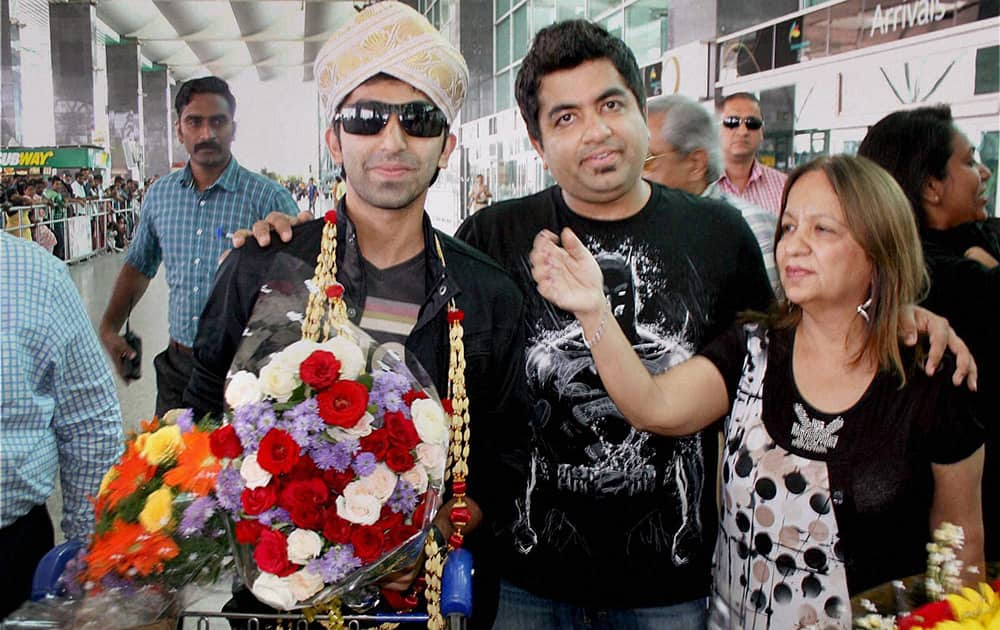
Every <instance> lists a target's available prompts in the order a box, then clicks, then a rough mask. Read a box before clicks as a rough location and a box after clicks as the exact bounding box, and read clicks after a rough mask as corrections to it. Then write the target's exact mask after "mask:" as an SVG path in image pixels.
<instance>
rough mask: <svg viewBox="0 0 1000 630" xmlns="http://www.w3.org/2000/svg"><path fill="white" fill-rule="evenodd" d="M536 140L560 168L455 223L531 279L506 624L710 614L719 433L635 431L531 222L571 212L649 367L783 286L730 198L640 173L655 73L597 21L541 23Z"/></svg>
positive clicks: (531, 98) (686, 620)
mask: <svg viewBox="0 0 1000 630" xmlns="http://www.w3.org/2000/svg"><path fill="white" fill-rule="evenodd" d="M516 94H517V100H518V104H519V106H520V108H521V114H522V116H523V117H524V120H525V123H526V125H527V128H528V133H529V136H530V137H531V142H532V145H533V146H534V147H535V150H536V151H537V152H538V154H539V156H541V158H542V160H543V162H544V164H545V166H546V168H548V169H549V170H550V171H551V173H552V175H553V177H554V178H555V180H556V182H558V184H557V185H556V186H553V187H552V188H549V189H548V190H545V191H542V192H541V193H538V194H535V195H532V196H529V197H525V198H523V199H517V200H513V201H507V202H502V203H499V204H496V205H494V206H492V207H490V208H486V209H484V210H481V211H480V212H478V213H476V214H474V215H472V216H471V217H470V218H469V219H468V220H467V221H466V222H465V223H464V224H463V225H462V226H461V227H460V228H459V230H458V233H457V236H458V237H459V238H461V239H463V240H465V241H466V242H468V243H469V244H471V245H473V246H475V247H477V248H479V249H481V250H482V251H484V252H486V253H487V254H489V255H490V256H492V257H493V258H495V259H496V260H497V261H498V262H499V263H500V264H501V266H503V267H504V268H506V269H507V270H508V271H509V272H510V273H511V274H512V275H513V276H514V279H515V281H516V282H517V283H518V285H519V286H520V288H521V290H522V291H523V292H524V293H525V296H526V298H525V301H526V307H527V317H526V321H527V324H528V333H527V335H528V338H527V347H526V349H525V357H526V371H525V373H526V376H527V383H528V387H529V390H530V393H531V395H532V398H533V402H534V404H535V409H536V414H535V417H534V419H533V420H532V421H531V425H532V426H531V430H532V434H533V437H534V441H533V449H532V452H531V455H530V461H529V462H528V463H527V465H528V468H529V470H530V471H531V476H530V478H529V479H528V481H527V483H526V485H525V487H524V489H523V492H522V493H521V494H520V496H518V497H517V498H516V499H515V506H514V507H515V509H516V512H517V515H518V518H517V520H516V522H515V527H514V532H513V540H512V547H513V548H512V550H511V551H510V553H502V554H500V556H501V558H502V559H503V566H502V567H501V573H502V576H503V578H504V581H503V583H502V587H501V601H500V609H499V612H498V618H497V625H496V626H495V627H496V628H501V629H506V628H512V629H520V628H542V627H550V626H551V625H552V623H553V621H552V620H553V619H558V620H559V621H560V623H561V624H565V625H566V626H567V627H609V628H610V627H613V628H626V627H627V628H703V627H704V625H705V618H706V615H705V612H706V604H705V597H706V596H707V595H708V592H709V585H710V574H711V550H712V545H713V543H714V540H715V535H716V531H717V515H716V512H715V487H716V480H715V476H716V471H715V468H716V464H715V461H716V458H717V446H716V444H717V442H716V437H715V435H714V433H708V434H705V435H703V434H697V435H693V436H689V437H686V438H680V439H667V438H662V437H659V436H654V435H652V434H646V433H642V432H638V431H635V430H634V429H632V428H631V427H630V426H629V425H628V423H627V422H626V421H625V420H624V418H623V416H622V415H621V412H620V411H619V410H618V409H617V407H616V406H615V405H614V403H613V402H612V401H611V400H610V398H609V397H608V394H607V392H606V391H605V389H604V387H603V385H602V383H601V378H600V376H599V375H598V374H597V372H596V369H595V367H594V363H593V359H592V357H591V355H590V352H589V344H592V343H596V342H597V339H586V338H585V337H584V335H583V332H582V330H581V329H580V327H579V325H578V324H577V323H576V321H575V319H574V318H573V316H572V315H571V314H569V313H565V312H562V311H560V310H558V309H557V308H555V307H554V306H552V305H551V304H550V303H548V302H546V301H545V300H544V299H543V298H542V297H541V296H540V295H539V294H538V293H537V292H536V290H535V285H534V282H533V280H532V278H531V270H530V267H529V263H528V253H529V252H530V250H531V246H532V242H533V240H534V238H535V235H536V234H537V233H538V232H539V231H540V230H542V229H548V230H551V231H553V232H556V233H559V232H560V231H561V230H562V228H564V227H570V228H572V229H573V230H574V231H575V232H576V233H577V234H578V235H580V237H581V238H582V239H583V241H584V242H585V243H586V244H587V246H588V247H589V248H590V250H591V251H592V252H593V253H594V254H595V257H597V259H598V260H599V261H601V268H602V270H603V271H604V278H605V287H604V290H605V295H606V296H607V298H608V301H609V304H610V306H611V309H610V311H611V313H612V314H613V315H614V317H615V318H616V319H618V321H619V323H620V324H621V325H622V327H623V329H625V330H627V331H629V332H628V334H629V338H630V339H631V340H632V343H633V347H634V348H635V349H636V352H637V353H638V354H639V356H640V357H641V358H642V359H643V361H644V363H645V364H646V365H647V367H648V369H649V370H650V371H651V372H654V373H658V372H662V371H664V370H667V369H669V368H671V367H673V366H674V365H676V364H678V363H680V362H681V361H683V360H684V359H686V358H688V357H690V356H691V355H692V354H693V353H694V352H696V351H698V350H699V349H701V348H702V347H703V346H704V345H705V344H706V343H707V342H709V341H710V340H711V339H712V338H713V337H715V336H716V335H717V334H719V333H721V332H722V331H723V330H725V329H726V328H727V326H728V325H729V324H730V323H731V322H732V321H733V319H734V318H735V316H736V313H737V312H739V311H741V310H744V309H751V308H753V309H764V308H766V307H767V305H768V303H769V301H770V300H771V298H772V294H771V289H770V285H769V284H768V280H767V276H766V273H765V271H764V264H763V260H762V258H761V255H760V250H759V248H758V246H757V242H756V240H755V239H754V236H753V234H752V233H751V231H750V229H749V228H748V227H747V225H746V223H745V221H743V219H742V218H741V217H740V215H739V214H738V213H737V212H736V211H734V210H733V209H732V208H730V207H729V206H727V205H725V204H723V203H720V202H716V201H711V200H706V199H699V198H697V197H692V196H690V195H687V194H685V193H683V192H680V191H676V190H671V189H668V188H664V187H661V186H659V185H657V184H650V183H649V182H646V181H644V180H643V179H642V165H643V159H644V157H645V156H646V151H647V143H648V131H647V129H646V124H645V118H644V108H645V102H644V101H645V99H644V92H643V83H642V75H641V73H640V72H639V68H638V66H637V64H636V61H635V58H634V56H633V55H632V53H631V51H629V49H628V48H627V47H626V46H625V44H624V43H623V42H622V41H621V40H619V39H617V38H615V37H613V36H610V35H608V34H607V33H606V32H605V31H604V30H603V29H601V28H600V27H598V26H595V25H594V24H591V23H589V22H586V21H582V20H580V21H570V22H563V23H559V24H555V25H553V26H550V27H547V28H545V29H542V30H541V31H540V32H539V33H538V35H537V36H536V37H535V40H534V43H533V45H532V48H531V50H530V51H529V53H528V55H527V57H526V58H525V60H524V62H523V64H522V66H521V70H520V72H519V74H518V78H517V86H516Z"/></svg>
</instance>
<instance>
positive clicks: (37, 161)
mask: <svg viewBox="0 0 1000 630" xmlns="http://www.w3.org/2000/svg"><path fill="white" fill-rule="evenodd" d="M107 165H108V152H107V151H105V150H104V149H102V148H100V147H93V146H79V147H32V148H25V147H9V148H6V149H0V167H4V168H16V169H26V168H41V167H44V168H46V169H53V168H107ZM33 172H34V171H33ZM38 172H40V171H38Z"/></svg>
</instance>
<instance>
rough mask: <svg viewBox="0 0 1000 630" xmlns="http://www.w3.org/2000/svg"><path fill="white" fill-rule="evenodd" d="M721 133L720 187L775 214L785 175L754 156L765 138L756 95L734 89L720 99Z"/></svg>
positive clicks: (779, 204)
mask: <svg viewBox="0 0 1000 630" xmlns="http://www.w3.org/2000/svg"><path fill="white" fill-rule="evenodd" d="M720 133H721V139H722V157H723V158H724V159H725V162H726V171H725V173H723V175H722V177H721V178H720V179H719V188H721V189H722V192H724V193H726V194H728V195H732V196H736V197H742V198H744V199H746V200H747V201H749V202H751V203H753V204H756V205H758V206H760V207H761V208H764V209H765V210H767V211H768V212H770V213H771V214H774V215H775V216H777V214H778V208H779V207H780V206H781V191H782V190H784V188H785V179H786V176H785V174H784V173H782V172H780V171H777V170H775V169H773V168H771V167H769V166H764V165H763V164H761V163H760V161H759V160H757V149H759V148H760V143H761V142H762V141H763V140H764V118H763V116H762V115H761V112H760V101H758V100H757V97H756V96H754V95H753V94H750V93H749V92H737V93H736V94H730V95H729V96H727V97H726V98H725V99H723V101H722V129H721V132H720Z"/></svg>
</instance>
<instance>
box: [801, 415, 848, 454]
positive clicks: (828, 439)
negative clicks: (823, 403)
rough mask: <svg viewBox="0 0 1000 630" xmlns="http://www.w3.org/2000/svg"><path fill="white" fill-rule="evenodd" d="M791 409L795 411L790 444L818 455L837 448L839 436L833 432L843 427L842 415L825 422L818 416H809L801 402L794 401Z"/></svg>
mask: <svg viewBox="0 0 1000 630" xmlns="http://www.w3.org/2000/svg"><path fill="white" fill-rule="evenodd" d="M792 409H794V411H795V424H793V425H792V446H794V447H795V448H798V449H801V450H803V451H809V452H810V453H818V454H820V455H822V454H824V453H826V452H827V451H829V450H831V449H834V448H837V442H838V441H839V440H840V436H838V435H834V434H835V433H836V432H837V431H839V430H840V429H842V428H843V427H844V418H843V416H837V417H836V418H834V419H833V420H831V421H830V423H829V424H827V423H826V422H823V421H822V420H820V419H818V418H813V417H811V416H810V415H809V412H807V411H806V408H805V407H804V406H803V405H802V403H795V404H794V405H793V406H792Z"/></svg>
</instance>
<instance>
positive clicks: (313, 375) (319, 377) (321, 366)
mask: <svg viewBox="0 0 1000 630" xmlns="http://www.w3.org/2000/svg"><path fill="white" fill-rule="evenodd" d="M299 376H300V377H301V378H302V382H303V383H305V384H306V385H308V386H309V387H312V388H313V389H315V390H317V391H319V390H324V389H326V388H327V387H329V386H331V385H333V384H334V383H335V382H337V379H338V378H340V361H338V360H337V357H335V356H333V353H332V352H327V351H326V350H316V351H314V352H313V353H312V354H310V355H309V357H308V358H307V359H306V360H305V361H303V362H302V365H300V366H299Z"/></svg>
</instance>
